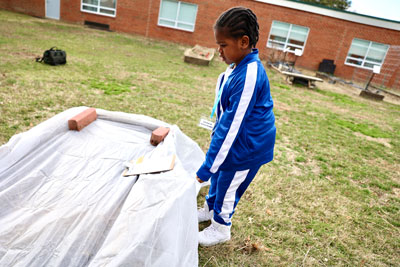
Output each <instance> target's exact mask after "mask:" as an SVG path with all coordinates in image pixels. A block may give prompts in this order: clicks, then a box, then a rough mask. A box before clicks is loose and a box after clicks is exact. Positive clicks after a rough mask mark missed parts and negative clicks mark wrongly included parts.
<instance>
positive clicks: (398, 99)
mask: <svg viewBox="0 0 400 267" xmlns="http://www.w3.org/2000/svg"><path fill="white" fill-rule="evenodd" d="M299 70H300V71H301V72H302V73H304V74H305V75H309V76H315V72H314V71H310V70H305V69H302V68H299ZM316 85H317V87H318V88H320V89H321V90H328V91H331V92H335V93H340V94H344V95H348V96H352V97H357V98H358V97H360V96H359V95H360V92H361V89H359V88H357V87H354V86H352V85H351V84H345V83H341V82H336V83H334V84H332V83H329V82H328V80H327V79H324V81H323V82H322V83H321V82H317V84H316ZM359 86H360V85H359ZM380 94H383V95H384V96H385V97H384V99H383V101H384V102H388V103H391V104H395V105H400V96H394V95H392V94H389V93H385V92H384V91H380ZM398 94H399V95H400V93H398Z"/></svg>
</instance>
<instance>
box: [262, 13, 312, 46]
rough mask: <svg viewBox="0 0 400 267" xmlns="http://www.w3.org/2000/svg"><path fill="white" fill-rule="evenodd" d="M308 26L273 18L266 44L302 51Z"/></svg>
mask: <svg viewBox="0 0 400 267" xmlns="http://www.w3.org/2000/svg"><path fill="white" fill-rule="evenodd" d="M308 32H309V28H307V27H302V26H298V25H294V24H290V23H285V22H280V21H276V20H274V21H273V22H272V26H271V32H270V33H269V37H268V43H267V46H268V47H270V48H275V49H279V50H283V51H288V52H291V53H294V51H295V50H296V49H300V50H301V52H303V50H304V47H305V45H306V40H307V36H308Z"/></svg>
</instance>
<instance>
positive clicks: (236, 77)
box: [197, 7, 276, 246]
mask: <svg viewBox="0 0 400 267" xmlns="http://www.w3.org/2000/svg"><path fill="white" fill-rule="evenodd" d="M258 28H259V27H258V22H257V17H256V16H255V14H254V13H253V12H252V11H251V10H250V9H247V8H244V7H234V8H231V9H229V10H227V11H225V12H224V13H222V15H221V16H220V17H219V18H218V20H217V22H216V23H215V26H214V35H215V40H216V43H217V44H218V46H219V48H218V51H219V53H220V56H221V58H222V60H223V61H224V62H225V63H227V64H228V65H229V67H228V68H227V69H226V71H225V73H222V74H221V75H220V76H219V78H218V82H217V87H216V98H215V104H214V108H213V113H214V111H215V110H216V113H217V120H216V123H215V126H214V129H213V133H212V135H211V136H212V139H211V144H210V147H209V149H208V151H207V154H206V159H205V161H204V163H203V164H202V166H201V167H200V169H199V170H198V171H197V180H198V181H199V182H200V183H202V182H205V181H208V180H209V179H211V185H210V189H209V191H208V194H207V196H206V201H205V203H204V208H202V209H200V210H199V211H198V219H199V222H202V221H207V220H211V225H210V226H209V227H207V228H205V229H204V230H203V231H201V232H200V233H199V244H200V245H202V246H212V245H215V244H218V243H222V242H225V241H228V240H229V239H230V238H231V232H230V228H231V217H232V215H233V213H234V212H235V207H236V205H237V204H238V202H239V199H240V197H241V196H242V195H243V193H244V191H245V190H246V189H247V187H248V186H249V184H250V182H251V181H252V180H253V178H254V176H255V175H256V173H257V171H258V170H259V168H260V167H261V165H263V164H265V163H267V162H269V161H271V160H272V158H273V150H274V145H275V133H276V128H275V117H274V113H273V112H272V107H273V102H272V98H271V94H270V89H269V81H268V77H267V74H266V73H265V69H264V67H263V65H262V63H261V61H260V59H259V58H258V50H257V49H255V46H256V44H257V41H258ZM213 113H212V115H213Z"/></svg>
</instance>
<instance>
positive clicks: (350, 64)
mask: <svg viewBox="0 0 400 267" xmlns="http://www.w3.org/2000/svg"><path fill="white" fill-rule="evenodd" d="M354 40H361V41H365V42H369V44H368V48H367V52H366V53H365V56H364V57H363V58H362V59H360V58H355V57H350V56H349V52H350V49H351V47H352V45H353V42H354ZM373 43H375V44H380V45H386V46H387V49H386V52H385V55H384V56H383V58H382V62H381V63H380V64H378V63H376V62H373V61H369V60H367V57H368V52H369V51H370V49H371V46H372V44H373ZM389 49H390V45H388V44H383V43H378V42H374V41H369V40H364V39H360V38H353V40H351V44H350V47H349V50H348V51H347V54H346V59H345V60H344V64H345V65H348V66H352V67H357V68H361V69H366V70H373V69H374V67H373V66H372V67H366V66H364V65H365V63H369V64H372V65H376V66H380V67H381V68H382V65H383V64H384V63H385V59H386V55H387V53H388V51H389ZM348 59H351V60H355V61H361V65H357V64H354V63H348V62H347V60H348Z"/></svg>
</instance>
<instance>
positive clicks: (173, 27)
mask: <svg viewBox="0 0 400 267" xmlns="http://www.w3.org/2000/svg"><path fill="white" fill-rule="evenodd" d="M163 1H164V0H161V1H160V8H159V11H158V21H157V25H158V26H161V27H166V28H171V29H176V30H181V31H186V32H194V30H195V28H196V20H197V11H198V7H199V6H198V5H197V4H194V3H187V2H183V3H185V4H190V5H194V6H196V15H195V17H194V21H195V23H187V22H184V21H178V16H179V12H180V8H181V3H182V1H177V2H178V10H177V12H176V17H175V20H172V19H166V18H161V17H160V14H161V6H162V2H163ZM160 19H161V20H166V21H170V22H174V23H175V25H174V26H171V25H164V24H160ZM178 23H180V24H185V25H190V26H193V30H189V29H184V28H180V27H178Z"/></svg>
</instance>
